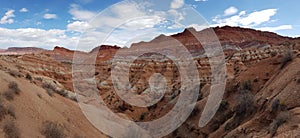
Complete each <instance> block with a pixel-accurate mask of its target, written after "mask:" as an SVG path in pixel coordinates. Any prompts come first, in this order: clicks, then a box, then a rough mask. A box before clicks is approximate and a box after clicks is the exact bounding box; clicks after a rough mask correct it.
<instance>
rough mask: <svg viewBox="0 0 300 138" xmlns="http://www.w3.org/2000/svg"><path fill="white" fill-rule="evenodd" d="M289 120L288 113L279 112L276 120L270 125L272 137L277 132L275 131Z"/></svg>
mask: <svg viewBox="0 0 300 138" xmlns="http://www.w3.org/2000/svg"><path fill="white" fill-rule="evenodd" d="M289 118H290V114H289V112H288V111H285V112H280V113H279V114H278V115H277V117H276V119H274V120H273V122H272V123H271V124H270V130H269V131H270V134H271V135H272V136H274V135H275V134H276V132H277V129H278V128H279V127H280V126H281V125H282V124H283V123H285V122H286V121H287V120H288V119H289Z"/></svg>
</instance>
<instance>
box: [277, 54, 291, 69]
mask: <svg viewBox="0 0 300 138" xmlns="http://www.w3.org/2000/svg"><path fill="white" fill-rule="evenodd" d="M292 60H293V54H292V51H291V50H288V51H287V53H286V54H285V55H284V56H283V57H282V59H281V65H280V68H281V69H283V68H284V67H285V66H286V65H287V63H289V62H290V61H292Z"/></svg>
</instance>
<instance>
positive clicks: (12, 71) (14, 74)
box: [8, 70, 22, 78]
mask: <svg viewBox="0 0 300 138" xmlns="http://www.w3.org/2000/svg"><path fill="white" fill-rule="evenodd" d="M8 73H9V74H10V75H11V76H13V77H19V78H21V77H22V74H21V73H20V72H18V71H16V70H10V71H9V72H8Z"/></svg>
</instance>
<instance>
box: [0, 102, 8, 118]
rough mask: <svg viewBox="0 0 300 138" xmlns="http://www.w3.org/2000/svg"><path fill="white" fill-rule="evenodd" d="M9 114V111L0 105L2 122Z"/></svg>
mask: <svg viewBox="0 0 300 138" xmlns="http://www.w3.org/2000/svg"><path fill="white" fill-rule="evenodd" d="M6 114H7V110H6V108H5V106H4V105H3V104H0V121H1V120H2V119H3V118H4V117H5V115H6Z"/></svg>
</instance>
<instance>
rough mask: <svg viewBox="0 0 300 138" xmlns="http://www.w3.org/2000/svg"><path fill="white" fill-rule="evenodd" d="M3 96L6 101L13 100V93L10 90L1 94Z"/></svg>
mask: <svg viewBox="0 0 300 138" xmlns="http://www.w3.org/2000/svg"><path fill="white" fill-rule="evenodd" d="M3 96H4V97H5V99H6V100H8V101H12V100H14V98H15V93H14V91H12V90H11V89H9V90H6V91H5V92H4V93H3Z"/></svg>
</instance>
